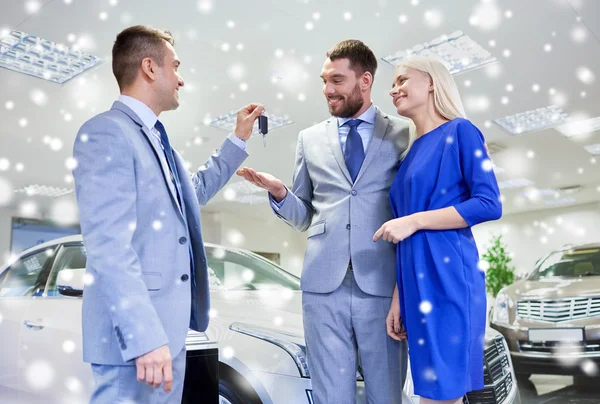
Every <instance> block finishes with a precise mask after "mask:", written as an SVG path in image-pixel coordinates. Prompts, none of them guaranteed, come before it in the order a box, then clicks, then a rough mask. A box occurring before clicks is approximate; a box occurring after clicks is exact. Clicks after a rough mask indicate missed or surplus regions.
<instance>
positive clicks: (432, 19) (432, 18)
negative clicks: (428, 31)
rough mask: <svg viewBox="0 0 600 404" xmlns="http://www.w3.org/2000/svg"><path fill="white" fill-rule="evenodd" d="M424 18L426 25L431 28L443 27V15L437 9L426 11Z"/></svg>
mask: <svg viewBox="0 0 600 404" xmlns="http://www.w3.org/2000/svg"><path fill="white" fill-rule="evenodd" d="M424 18H425V25H427V26H428V27H429V28H437V27H439V26H440V25H442V21H443V20H444V18H443V15H442V13H441V12H440V10H437V9H432V10H427V11H425V14H424Z"/></svg>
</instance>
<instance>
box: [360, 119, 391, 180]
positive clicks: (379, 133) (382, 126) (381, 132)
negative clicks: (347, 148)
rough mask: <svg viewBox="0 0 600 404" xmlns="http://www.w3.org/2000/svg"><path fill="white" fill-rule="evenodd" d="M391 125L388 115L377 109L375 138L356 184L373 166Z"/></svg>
mask: <svg viewBox="0 0 600 404" xmlns="http://www.w3.org/2000/svg"><path fill="white" fill-rule="evenodd" d="M389 123H390V120H389V119H388V117H387V115H384V114H383V113H382V112H381V111H380V110H379V108H377V113H376V114H375V127H374V128H373V138H372V139H371V143H370V144H369V147H368V148H367V153H366V155H365V160H364V161H363V164H362V166H361V167H360V171H359V172H358V175H357V176H356V181H354V183H355V184H356V183H357V182H358V181H359V180H360V177H362V176H363V174H364V172H365V171H366V170H367V168H369V164H371V162H372V161H373V159H374V158H375V156H376V155H377V151H378V150H379V146H381V142H383V139H384V138H385V136H386V135H387V132H388V128H389Z"/></svg>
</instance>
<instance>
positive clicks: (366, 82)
mask: <svg viewBox="0 0 600 404" xmlns="http://www.w3.org/2000/svg"><path fill="white" fill-rule="evenodd" d="M360 84H361V87H362V89H363V90H366V89H369V88H371V86H372V85H373V75H372V74H371V73H370V72H364V73H363V74H362V76H361V77H360Z"/></svg>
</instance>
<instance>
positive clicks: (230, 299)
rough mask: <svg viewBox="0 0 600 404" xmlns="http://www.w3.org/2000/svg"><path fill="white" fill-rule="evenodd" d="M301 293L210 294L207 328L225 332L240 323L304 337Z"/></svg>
mask: <svg viewBox="0 0 600 404" xmlns="http://www.w3.org/2000/svg"><path fill="white" fill-rule="evenodd" d="M301 293H302V292H300V291H293V292H290V291H287V292H279V291H273V292H266V291H223V292H211V294H210V298H211V320H210V322H211V327H212V326H213V325H214V326H216V327H226V328H229V326H230V325H231V324H232V323H244V324H250V325H255V326H259V327H262V328H269V329H272V330H276V331H280V332H285V333H289V334H293V335H297V336H299V337H304V329H303V326H302V294H301ZM221 331H222V332H223V331H225V330H221Z"/></svg>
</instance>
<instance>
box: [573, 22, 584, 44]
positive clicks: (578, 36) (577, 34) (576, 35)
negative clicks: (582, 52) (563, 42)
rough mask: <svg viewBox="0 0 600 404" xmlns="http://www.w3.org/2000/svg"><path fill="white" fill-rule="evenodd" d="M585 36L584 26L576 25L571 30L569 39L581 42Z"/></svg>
mask: <svg viewBox="0 0 600 404" xmlns="http://www.w3.org/2000/svg"><path fill="white" fill-rule="evenodd" d="M587 38H588V32H587V30H586V29H585V28H584V27H582V26H580V25H578V26H576V27H575V28H573V29H572V30H571V39H572V40H573V41H575V42H578V43H582V42H585V41H586V39H587Z"/></svg>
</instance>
